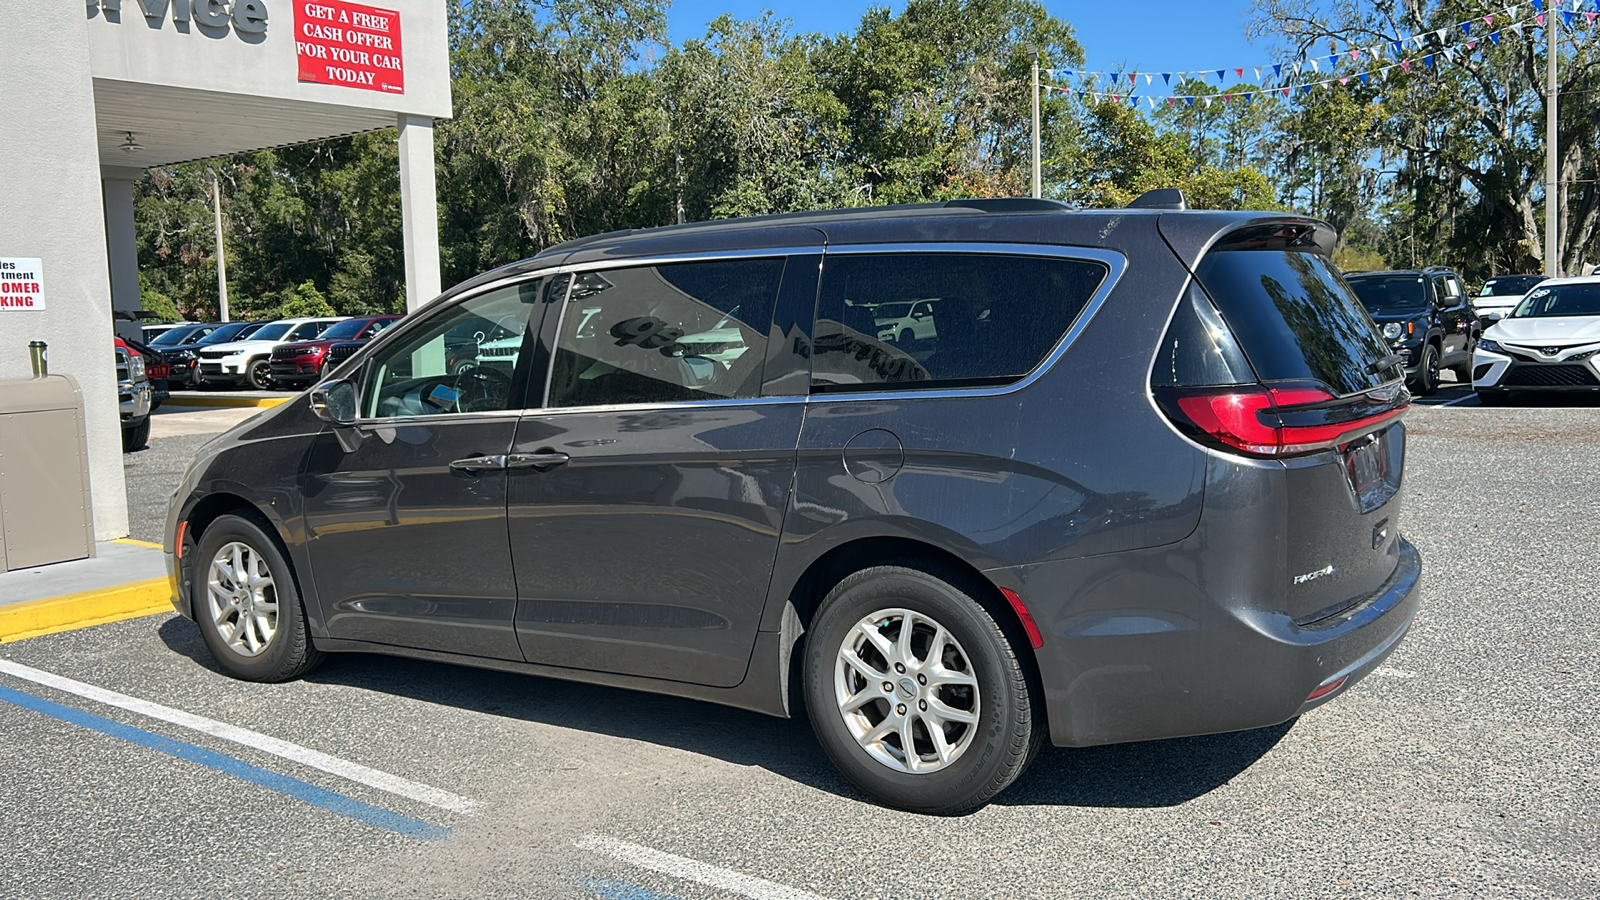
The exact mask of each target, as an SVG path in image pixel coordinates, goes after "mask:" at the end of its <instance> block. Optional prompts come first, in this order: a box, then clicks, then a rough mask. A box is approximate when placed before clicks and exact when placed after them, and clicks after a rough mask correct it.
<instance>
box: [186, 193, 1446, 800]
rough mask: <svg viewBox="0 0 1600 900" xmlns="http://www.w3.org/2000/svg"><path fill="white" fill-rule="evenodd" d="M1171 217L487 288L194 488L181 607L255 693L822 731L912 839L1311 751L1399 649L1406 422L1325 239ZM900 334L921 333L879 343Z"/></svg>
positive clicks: (451, 298)
mask: <svg viewBox="0 0 1600 900" xmlns="http://www.w3.org/2000/svg"><path fill="white" fill-rule="evenodd" d="M1173 193H1174V192H1164V194H1163V195H1157V196H1154V197H1148V198H1141V200H1140V201H1138V202H1136V203H1135V204H1134V208H1130V209H1121V210H1093V211H1073V210H1070V209H1068V208H1067V207H1065V206H1062V205H1060V204H1057V203H1053V202H1050V201H1038V200H1027V199H1015V200H1010V199H1008V200H969V201H950V202H946V203H935V204H925V205H917V206H900V207H880V208H872V209H860V210H847V211H834V212H818V213H803V214H793V215H783V216H769V217H762V218H756V219H744V220H732V221H722V222H711V223H704V224H697V225H685V226H676V227H667V228H659V229H650V230H644V231H637V232H624V233H618V234H608V235H601V236H598V237H593V238H588V239H584V240H579V241H573V242H569V243H566V244H562V245H559V246H556V247H552V248H550V249H549V250H547V251H545V252H544V253H541V254H540V255H538V256H536V257H534V258H532V259H529V260H525V261H523V262H519V263H516V264H514V265H510V266H506V267H504V268H501V269H497V270H495V271H493V272H489V273H487V274H485V275H482V276H479V277H476V278H474V279H472V280H470V281H467V282H466V283H463V284H461V285H458V286H457V287H455V288H453V289H451V290H450V291H448V292H447V293H446V294H445V295H444V296H442V297H440V298H438V299H437V300H435V301H433V302H432V303H431V304H429V305H428V306H426V307H424V308H423V309H421V310H419V311H417V312H416V313H414V314H413V315H411V316H409V317H407V319H406V320H405V321H404V322H402V323H401V324H399V325H397V326H395V327H394V328H392V329H390V330H389V331H388V332H387V333H385V334H383V335H380V336H379V337H378V338H376V339H374V340H373V341H372V342H371V343H370V344H368V345H367V346H366V347H364V348H362V349H361V350H360V351H359V352H358V353H357V354H356V355H355V356H353V357H351V358H350V359H349V360H347V361H346V362H344V363H343V364H342V365H340V366H339V368H338V369H337V370H336V371H335V372H333V373H332V374H331V376H330V380H328V381H326V382H324V383H323V384H321V385H319V386H318V387H317V388H316V389H314V390H313V391H312V392H311V393H310V394H309V395H308V397H307V398H306V400H304V401H301V402H296V403H290V404H285V405H283V406H280V407H278V408H276V409H273V410H271V411H268V412H266V413H263V414H262V415H260V416H258V417H256V418H253V419H251V420H249V421H247V422H245V423H242V424H241V425H239V426H238V427H236V428H235V429H234V430H233V431H231V432H229V433H227V434H226V435H224V436H222V437H220V438H218V439H216V440H214V441H212V442H211V443H210V444H208V445H206V446H205V447H204V448H202V450H201V452H200V455H199V456H198V457H197V458H196V459H195V461H194V462H193V463H192V464H191V465H190V467H189V470H188V472H187V474H186V475H185V477H184V479H183V482H182V484H181V485H180V487H179V489H178V491H177V492H176V494H175V495H174V497H173V500H172V504H171V509H170V512H169V522H168V526H169V527H168V528H167V532H166V533H167V535H168V537H167V541H166V550H167V553H168V555H169V568H170V571H171V576H172V582H173V589H174V604H175V605H176V607H177V608H178V610H179V612H181V613H182V614H183V615H185V616H188V617H190V618H192V619H194V620H195V621H196V622H197V623H198V624H199V627H200V630H201V633H202V634H203V636H204V639H205V642H206V644H207V645H208V647H209V648H210V650H211V652H212V653H213V654H214V655H215V656H216V658H217V660H218V662H219V663H220V664H221V665H222V666H223V668H224V669H225V670H227V671H228V672H230V673H232V674H234V675H236V676H238V677H241V678H248V679H254V680H260V681H276V680H283V679H288V678H292V677H295V676H297V675H300V674H301V673H304V672H305V671H307V670H308V669H309V668H310V667H311V666H312V665H314V664H315V663H316V662H317V661H318V660H319V659H320V658H321V656H322V654H324V653H327V652H334V651H359V652H370V653H389V654H397V655H403V656H412V657H418V658H424V659H432V660H443V661H449V662H456V663H462V664H466V665H474V666H485V667H491V668H496V669H503V670H508V671H513V672H524V673H528V674H532V675H542V676H548V677H556V678H567V679H575V680H582V681H589V682H595V683H600V684H608V685H615V686H619V687H627V688H635V689H640V690H647V691H657V692H662V693H669V694H677V695H681V696H686V697H693V698H699V699H702V700H709V701H712V702H716V703H725V704H730V705H734V706H739V707H743V708H746V709H752V710H758V711H760V712H764V713H770V714H772V715H777V716H787V715H789V714H791V712H796V711H798V710H797V704H802V705H803V706H804V707H805V709H806V710H807V714H808V715H809V717H810V719H811V721H812V723H813V725H814V728H815V730H816V733H817V735H818V738H819V740H820V742H821V744H822V746H823V748H824V749H825V750H826V752H827V753H828V755H829V756H830V757H831V758H832V760H833V761H834V762H835V763H836V764H837V765H838V766H839V768H840V769H841V770H842V771H843V772H844V773H845V774H846V775H847V776H848V777H849V778H850V779H851V780H853V781H854V782H855V783H856V784H857V785H859V786H860V787H861V788H862V789H863V790H864V791H866V792H867V793H869V794H871V795H872V796H873V797H876V798H878V799H880V800H882V801H883V802H886V803H890V804H893V805H896V806H901V807H904V808H907V809H912V810H919V811H924V812H935V813H949V812H958V811H962V810H967V809H971V808H973V807H975V806H978V805H981V804H983V803H984V802H986V801H987V800H989V799H990V798H991V797H993V796H994V795H995V794H996V793H998V792H999V791H1001V790H1002V789H1004V788H1005V787H1006V786H1007V785H1009V784H1010V783H1012V782H1013V781H1014V780H1015V779H1016V778H1017V777H1018V775H1020V774H1021V772H1022V770H1023V769H1024V767H1025V766H1026V765H1027V764H1028V762H1029V761H1030V759H1031V758H1032V757H1033V755H1034V753H1035V751H1036V750H1037V749H1038V748H1039V747H1040V746H1041V745H1042V743H1043V742H1044V741H1046V740H1048V741H1050V742H1051V743H1053V744H1056V745H1061V746H1085V745H1092V744H1105V743H1112V742H1118V741H1140V740H1149V739H1154V738H1167V737H1176V736H1181V735H1194V734H1202V733H1211V732H1220V731H1230V730H1239V729H1249V728H1257V727H1261V726H1267V725H1272V724H1275V723H1280V722H1283V721H1285V720H1288V719H1290V718H1293V717H1294V716H1297V715H1299V714H1301V713H1303V712H1305V711H1306V710H1308V709H1310V708H1312V707H1314V706H1316V705H1318V704H1320V703H1324V702H1326V701H1328V700H1329V699H1331V698H1333V697H1334V696H1336V695H1338V694H1339V693H1340V692H1342V691H1343V690H1346V689H1348V688H1349V687H1350V686H1351V685H1352V684H1354V683H1355V682H1356V681H1357V680H1358V679H1359V678H1361V677H1362V676H1363V675H1365V674H1366V673H1368V672H1370V671H1371V670H1372V669H1373V668H1375V667H1376V666H1377V665H1378V664H1379V662H1380V661H1381V660H1382V659H1383V658H1384V657H1385V656H1386V655H1387V654H1388V653H1389V652H1390V651H1391V650H1392V649H1393V648H1394V646H1395V645H1396V643H1397V642H1398V641H1399V640H1400V639H1401V637H1402V636H1403V635H1404V634H1405V633H1406V631H1407V629H1408V628H1409V626H1410V624H1411V621H1412V618H1413V616H1414V615H1415V613H1416V610H1417V605H1418V603H1419V599H1420V595H1419V591H1418V583H1419V576H1420V571H1421V563H1420V560H1419V557H1418V554H1417V551H1416V549H1415V548H1414V547H1412V545H1411V544H1409V543H1407V542H1406V541H1405V540H1404V539H1403V538H1402V537H1401V536H1400V507H1401V502H1400V494H1399V491H1400V486H1401V475H1402V470H1403V466H1404V462H1405V427H1404V425H1403V424H1402V423H1401V421H1400V418H1401V415H1402V413H1403V412H1404V411H1405V410H1406V409H1407V407H1408V404H1409V403H1410V396H1409V394H1407V393H1406V390H1405V387H1404V384H1403V373H1402V370H1401V368H1400V364H1399V361H1398V358H1397V357H1395V356H1392V355H1391V354H1390V351H1389V349H1388V347H1387V346H1386V344H1385V342H1384V340H1383V338H1382V336H1381V334H1380V333H1379V332H1378V330H1377V328H1376V327H1375V326H1374V324H1373V322H1372V319H1371V318H1370V317H1369V316H1368V314H1367V312H1366V311H1365V310H1364V309H1363V308H1362V306H1361V304H1360V303H1358V302H1357V301H1356V299H1355V298H1354V296H1353V295H1352V294H1351V292H1350V289H1349V288H1348V286H1347V285H1346V284H1345V282H1344V280H1343V279H1342V278H1341V277H1340V275H1339V274H1338V272H1337V271H1336V270H1335V269H1334V268H1333V266H1332V265H1331V264H1330V262H1329V260H1328V254H1329V252H1330V251H1331V249H1332V246H1333V242H1334V237H1335V235H1334V232H1333V230H1332V229H1331V228H1330V227H1329V226H1327V225H1326V224H1324V223H1321V222H1317V221H1314V220H1310V219H1305V218H1301V217H1297V216H1291V215H1280V214H1266V213H1250V212H1202V211H1190V210H1187V209H1185V208H1184V204H1183V202H1182V199H1181V196H1180V197H1176V198H1174V197H1173V196H1172V194H1173ZM912 300H917V301H923V300H936V301H937V302H934V303H929V304H927V306H928V307H929V309H930V314H931V315H932V316H934V317H936V323H935V325H936V327H935V328H933V329H931V330H930V334H929V336H928V337H927V338H925V339H919V340H913V341H906V342H901V341H898V340H886V339H884V337H883V336H882V335H881V334H880V328H879V325H878V323H877V320H876V318H875V312H874V311H875V310H879V309H882V308H884V307H885V305H889V304H895V303H903V302H906V301H912ZM482 321H488V322H501V323H504V322H508V321H510V322H514V323H516V324H515V327H514V328H513V329H512V331H511V332H510V333H511V334H514V335H520V336H519V337H514V338H499V339H491V337H490V336H489V335H488V334H486V333H484V332H483V329H482V328H475V327H474V323H477V322H482Z"/></svg>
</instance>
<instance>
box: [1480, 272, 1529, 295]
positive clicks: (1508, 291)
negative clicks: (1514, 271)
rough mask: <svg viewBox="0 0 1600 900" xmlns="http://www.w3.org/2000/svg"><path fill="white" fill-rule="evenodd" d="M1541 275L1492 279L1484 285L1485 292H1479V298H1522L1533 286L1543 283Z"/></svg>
mask: <svg viewBox="0 0 1600 900" xmlns="http://www.w3.org/2000/svg"><path fill="white" fill-rule="evenodd" d="M1543 280H1544V278H1543V277H1542V276H1539V275H1508V276H1506V277H1503V278H1491V279H1489V280H1488V281H1485V282H1484V283H1483V290H1481V291H1479V292H1478V296H1479V297H1520V296H1522V295H1523V294H1526V293H1527V292H1528V291H1530V290H1533V286H1534V285H1536V284H1538V283H1539V282H1541V281H1543Z"/></svg>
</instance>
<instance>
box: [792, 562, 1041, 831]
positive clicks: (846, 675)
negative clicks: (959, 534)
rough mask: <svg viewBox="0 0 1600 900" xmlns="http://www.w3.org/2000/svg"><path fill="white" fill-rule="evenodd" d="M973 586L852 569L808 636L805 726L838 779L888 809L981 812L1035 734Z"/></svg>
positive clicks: (1015, 668) (1004, 643)
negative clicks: (842, 778) (807, 719)
mask: <svg viewBox="0 0 1600 900" xmlns="http://www.w3.org/2000/svg"><path fill="white" fill-rule="evenodd" d="M940 576H944V577H940ZM971 580H972V579H970V578H963V577H962V576H961V574H960V573H955V572H939V573H938V574H934V573H932V572H928V571H923V570H921V569H918V568H912V567H909V566H879V567H876V568H872V569H867V570H864V571H861V572H857V573H855V574H854V575H851V576H850V577H848V578H846V579H845V580H844V581H842V582H840V584H839V585H838V586H837V587H835V588H834V589H833V590H832V591H831V592H829V594H828V597H827V599H826V600H824V601H823V605H822V609H821V611H820V612H819V613H818V614H817V616H816V619H815V621H814V623H813V628H812V630H811V632H810V633H809V634H808V635H807V636H806V648H807V649H806V660H805V663H806V668H805V690H806V707H807V710H808V712H809V715H810V718H811V724H812V728H813V729H815V731H816V733H817V738H818V740H819V741H820V742H821V744H822V747H823V749H824V751H826V752H827V754H828V756H829V758H830V759H832V760H833V762H834V764H835V765H836V766H838V767H839V769H840V771H841V772H843V773H844V775H845V776H846V777H847V778H849V779H850V780H851V781H852V782H854V783H855V784H856V785H857V786H858V787H860V788H861V789H862V790H863V791H866V792H867V793H868V794H871V795H872V796H873V797H875V798H877V799H879V800H881V801H883V802H885V803H888V804H890V805H893V806H898V807H902V808H905V809H910V810H914V811H917V812H925V813H941V814H948V813H959V812H964V811H966V810H970V809H972V808H974V807H977V806H981V805H982V804H984V803H986V802H988V801H989V799H990V798H992V797H994V795H996V794H998V793H999V792H1000V791H1002V790H1004V789H1005V788H1006V787H1007V786H1009V785H1010V784H1011V783H1012V782H1013V781H1015V780H1016V779H1017V777H1018V776H1020V775H1021V774H1022V771H1023V769H1024V768H1025V767H1026V766H1027V763H1028V760H1029V759H1030V758H1031V757H1032V754H1033V751H1034V750H1035V749H1037V746H1038V744H1039V743H1040V741H1042V739H1043V737H1044V734H1043V729H1042V728H1041V727H1040V726H1041V723H1040V721H1039V720H1038V719H1037V718H1035V716H1034V715H1033V702H1034V698H1033V696H1032V690H1031V689H1030V685H1029V680H1028V677H1027V672H1026V670H1025V668H1024V664H1023V662H1022V660H1020V659H1019V658H1018V657H1017V654H1016V652H1015V651H1014V650H1013V648H1012V644H1011V642H1010V641H1009V640H1008V639H1007V637H1006V634H1005V632H1004V630H1003V629H1002V628H1001V627H1000V625H999V624H998V623H997V622H996V621H995V619H994V617H993V616H992V615H990V613H989V611H988V610H987V609H985V608H984V606H983V605H982V604H981V603H979V602H978V600H977V599H976V594H977V592H978V591H979V590H982V586H979V585H976V584H971V583H968V582H970V581H971Z"/></svg>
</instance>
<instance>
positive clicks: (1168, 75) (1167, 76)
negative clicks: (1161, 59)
mask: <svg viewBox="0 0 1600 900" xmlns="http://www.w3.org/2000/svg"><path fill="white" fill-rule="evenodd" d="M1161 80H1162V81H1163V82H1166V83H1167V84H1169V85H1170V84H1172V73H1171V72H1162V73H1161Z"/></svg>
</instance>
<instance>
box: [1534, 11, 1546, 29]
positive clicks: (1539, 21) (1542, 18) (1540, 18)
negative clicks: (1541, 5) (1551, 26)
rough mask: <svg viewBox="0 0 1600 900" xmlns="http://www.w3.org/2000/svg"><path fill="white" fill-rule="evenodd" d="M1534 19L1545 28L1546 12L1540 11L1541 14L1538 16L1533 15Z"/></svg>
mask: <svg viewBox="0 0 1600 900" xmlns="http://www.w3.org/2000/svg"><path fill="white" fill-rule="evenodd" d="M1533 20H1534V21H1535V22H1538V23H1539V27H1540V28H1543V27H1544V13H1540V14H1539V15H1537V16H1534V17H1533Z"/></svg>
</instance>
